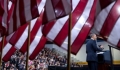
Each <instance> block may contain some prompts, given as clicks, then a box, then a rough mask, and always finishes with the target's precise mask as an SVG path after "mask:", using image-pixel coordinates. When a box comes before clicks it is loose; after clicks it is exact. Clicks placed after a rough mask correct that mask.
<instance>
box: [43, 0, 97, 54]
mask: <svg viewBox="0 0 120 70" xmlns="http://www.w3.org/2000/svg"><path fill="white" fill-rule="evenodd" d="M96 3H97V0H72V9H73V10H72V32H71V33H72V34H71V52H72V53H73V54H77V52H78V51H79V49H80V48H81V46H82V45H83V43H84V42H85V40H86V37H87V36H88V34H89V32H90V30H91V28H92V26H93V22H94V17H95V12H96ZM68 24H69V16H66V17H64V18H61V19H59V20H57V21H53V22H50V23H48V24H46V25H45V26H44V27H43V34H44V35H45V36H46V38H47V39H49V40H51V41H53V42H54V43H55V44H57V45H58V46H60V47H61V48H64V49H65V50H67V45H68Z"/></svg>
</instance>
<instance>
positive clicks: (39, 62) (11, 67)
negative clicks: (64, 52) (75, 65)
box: [3, 48, 67, 70]
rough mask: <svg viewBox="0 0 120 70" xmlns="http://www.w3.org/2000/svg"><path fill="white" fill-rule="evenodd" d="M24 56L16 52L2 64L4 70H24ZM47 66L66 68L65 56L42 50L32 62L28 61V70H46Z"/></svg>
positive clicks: (45, 49)
mask: <svg viewBox="0 0 120 70" xmlns="http://www.w3.org/2000/svg"><path fill="white" fill-rule="evenodd" d="M25 62H26V60H25V55H23V54H22V53H21V52H19V51H18V50H17V51H16V52H15V53H14V55H12V56H11V58H10V61H8V62H3V69H4V70H25V64H26V63H25ZM48 66H63V67H65V66H67V59H66V57H65V56H60V55H59V54H58V53H55V52H54V51H52V50H50V49H49V48H44V49H42V51H40V53H39V54H38V56H37V57H36V58H35V59H34V60H29V61H28V68H29V69H28V70H48Z"/></svg>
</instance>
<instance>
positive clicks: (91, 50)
mask: <svg viewBox="0 0 120 70" xmlns="http://www.w3.org/2000/svg"><path fill="white" fill-rule="evenodd" d="M90 37H91V39H90V40H89V41H88V42H87V44H86V53H87V58H86V61H87V63H88V68H89V70H97V56H96V52H97V51H102V49H103V46H100V47H98V46H97V43H96V39H97V36H96V34H91V35H90Z"/></svg>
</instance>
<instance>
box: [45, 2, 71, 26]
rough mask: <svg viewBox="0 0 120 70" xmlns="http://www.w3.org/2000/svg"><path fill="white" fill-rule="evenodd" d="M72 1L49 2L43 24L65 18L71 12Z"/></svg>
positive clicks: (46, 5)
mask: <svg viewBox="0 0 120 70" xmlns="http://www.w3.org/2000/svg"><path fill="white" fill-rule="evenodd" d="M71 7H72V6H71V0H47V1H46V4H45V11H44V16H43V18H44V19H43V24H45V23H48V22H50V21H53V20H55V19H58V18H61V17H64V16H66V15H68V14H69V13H70V12H71V9H72V8H71Z"/></svg>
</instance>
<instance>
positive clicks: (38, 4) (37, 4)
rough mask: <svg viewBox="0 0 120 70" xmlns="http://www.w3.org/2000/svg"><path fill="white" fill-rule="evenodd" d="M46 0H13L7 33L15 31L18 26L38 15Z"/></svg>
mask: <svg viewBox="0 0 120 70" xmlns="http://www.w3.org/2000/svg"><path fill="white" fill-rule="evenodd" d="M45 2H46V0H15V1H14V4H15V7H14V10H13V12H12V16H11V17H10V20H9V24H8V34H11V33H13V32H14V31H16V30H17V29H18V28H19V27H20V26H22V25H24V24H25V23H27V22H30V20H32V19H35V18H36V17H39V14H40V13H41V11H42V9H43V7H44V4H45Z"/></svg>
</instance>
